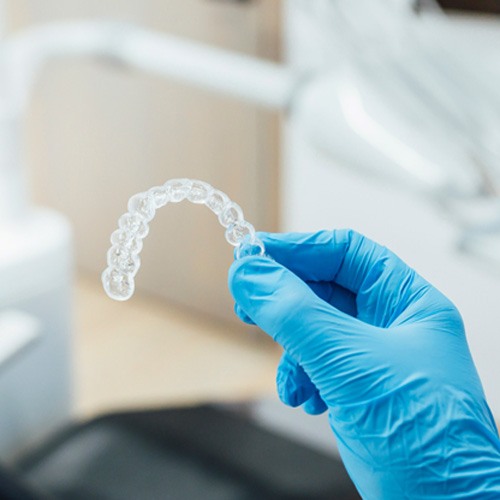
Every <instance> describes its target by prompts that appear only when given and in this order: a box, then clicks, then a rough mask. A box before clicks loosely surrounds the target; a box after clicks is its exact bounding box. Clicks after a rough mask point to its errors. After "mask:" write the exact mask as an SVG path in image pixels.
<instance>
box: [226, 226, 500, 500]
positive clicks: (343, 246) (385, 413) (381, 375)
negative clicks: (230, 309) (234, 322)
mask: <svg viewBox="0 0 500 500" xmlns="http://www.w3.org/2000/svg"><path fill="white" fill-rule="evenodd" d="M259 236H260V237H261V238H262V240H263V242H264V244H265V246H266V250H267V253H268V254H269V256H271V257H272V259H274V260H272V259H270V258H266V257H255V256H254V257H245V258H243V259H241V260H238V261H235V262H234V263H233V265H232V266H231V269H230V273H229V288H230V290H231V293H232V294H233V296H234V299H235V301H236V310H237V313H238V314H239V316H240V317H241V318H242V319H244V320H246V321H248V322H254V323H255V324H257V325H258V326H259V327H260V328H262V330H264V331H265V332H267V333H268V334H269V335H270V336H272V338H273V339H274V340H275V341H276V342H278V343H279V344H280V345H281V346H283V348H284V355H283V358H282V360H281V363H280V365H279V368H278V375H277V385H278V393H279V395H280V397H281V399H282V401H283V402H285V403H286V404H289V405H291V406H298V405H304V409H305V410H306V411H308V412H309V413H321V412H323V411H325V410H328V412H329V418H330V424H331V427H332V430H333V432H334V434H335V436H336V438H337V443H338V446H339V451H340V454H341V456H342V459H343V461H344V464H345V466H346V468H347V471H348V472H349V474H350V476H351V478H352V479H353V481H354V483H355V485H356V487H357V488H358V490H359V492H360V494H361V495H362V496H363V497H364V498H375V499H381V498H383V499H402V498H412V499H413V498H418V499H420V498H422V499H423V498H425V499H429V498H433V499H443V498H447V499H448V498H462V499H463V498H468V499H470V498H481V499H487V498H500V441H499V438H498V433H497V430H496V426H495V422H494V420H493V418H492V415H491V412H490V410H489V408H488V404H487V403H486V400H485V396H484V393H483V389H482V387H481V382H480V380H479V377H478V374H477V372H476V369H475V367H474V363H473V361H472V358H471V355H470V352H469V348H468V346H467V341H466V338H465V333H464V327H463V323H462V320H461V317H460V314H459V313H458V311H457V309H456V308H455V306H454V305H453V304H452V303H451V302H450V301H449V300H448V299H447V298H446V297H444V296H443V295H442V294H441V293H440V292H439V291H438V290H436V289H435V288H434V287H432V286H431V285H430V284H429V283H428V282H427V281H425V280H424V279H423V278H422V277H420V276H419V275H418V274H417V273H416V272H415V271H413V270H412V269H410V268H409V267H408V266H406V265H405V264H404V263H403V262H402V261H401V260H400V259H399V258H398V257H397V256H396V255H394V254H393V253H392V252H390V251H389V250H387V249H386V248H384V247H382V246H379V245H377V244H376V243H374V242H372V241H370V240H369V239H367V238H365V237H363V236H361V235H360V234H358V233H356V232H354V231H349V230H338V231H322V232H319V233H316V234H266V233H261V234H260V235H259ZM464 285H465V284H464Z"/></svg>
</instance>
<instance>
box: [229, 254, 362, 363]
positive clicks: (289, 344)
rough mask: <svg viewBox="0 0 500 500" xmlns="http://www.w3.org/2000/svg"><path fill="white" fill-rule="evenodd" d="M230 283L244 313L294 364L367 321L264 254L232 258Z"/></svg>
mask: <svg viewBox="0 0 500 500" xmlns="http://www.w3.org/2000/svg"><path fill="white" fill-rule="evenodd" d="M229 288H230V291H231V293H232V295H233V297H234V299H235V301H236V302H237V303H238V304H239V306H240V307H241V309H242V310H243V311H244V312H245V314H246V315H247V316H249V317H250V318H251V319H252V320H253V321H254V322H255V323H256V324H257V325H258V326H260V328H262V329H263V330H264V331H265V332H266V333H268V334H269V335H271V336H272V337H273V338H274V339H275V340H276V341H277V342H278V343H279V344H281V345H282V346H283V347H284V348H285V350H287V351H288V352H289V353H290V354H291V355H292V356H293V358H294V359H295V360H296V361H297V362H298V363H299V364H302V361H305V360H307V358H313V360H314V358H315V357H316V356H317V355H318V351H319V352H321V351H324V350H329V351H330V352H332V353H333V351H334V350H335V349H336V348H339V343H340V342H341V341H342V340H343V339H344V338H345V337H346V336H347V337H349V336H353V335H354V336H355V335H357V334H359V332H360V331H361V330H363V331H365V328H366V327H367V326H368V325H366V324H364V323H362V322H360V321H358V320H357V319H355V318H353V317H351V316H349V315H347V314H345V313H343V312H341V311H339V310H338V309H336V308H334V307H332V306H330V305H329V304H327V303H326V302H325V301H324V300H322V299H321V298H320V297H318V296H317V295H316V294H315V293H314V292H313V291H312V290H311V289H310V288H309V286H308V285H307V284H306V283H304V281H302V280H301V279H300V278H298V277H297V276H296V275H295V274H293V273H292V272H290V271H289V270H288V269H286V268H285V267H283V266H282V265H281V264H279V263H277V262H275V261H273V260H271V259H269V258H267V257H257V256H251V257H245V258H243V259H240V260H238V261H235V262H233V264H232V266H231V268H230V270H229ZM303 366H304V368H306V366H305V365H303Z"/></svg>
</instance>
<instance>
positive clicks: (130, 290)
mask: <svg viewBox="0 0 500 500" xmlns="http://www.w3.org/2000/svg"><path fill="white" fill-rule="evenodd" d="M182 200H188V201H190V202H191V203H196V204H199V205H206V206H207V207H208V208H209V209H210V210H211V211H212V212H213V213H214V214H215V215H217V217H218V219H219V222H220V224H221V225H222V226H223V227H224V228H226V233H225V237H226V241H227V242H228V243H229V244H230V245H233V246H234V247H236V258H237V259H239V258H241V257H245V256H248V255H264V253H265V248H264V244H263V243H262V241H261V240H260V239H259V238H258V237H257V236H256V234H255V229H254V227H253V226H252V224H250V223H249V222H247V221H245V219H244V216H243V210H242V209H241V207H240V206H239V205H238V204H237V203H234V202H233V201H231V200H230V199H229V197H228V196H227V195H226V194H225V193H223V192H222V191H219V190H218V189H214V188H213V187H212V186H211V185H210V184H207V183H206V182H203V181H200V180H197V179H170V180H168V181H167V182H165V184H163V185H162V186H155V187H152V188H151V189H149V190H148V191H145V192H143V193H137V194H135V195H134V196H132V197H131V198H130V200H129V202H128V212H127V213H125V214H123V215H122V216H121V217H120V219H119V220H118V229H117V230H116V231H114V232H113V234H112V235H111V244H112V247H111V248H110V249H109V251H108V255H107V260H108V267H107V268H106V269H105V270H104V272H103V273H102V284H103V287H104V290H105V291H106V293H107V294H108V295H109V296H110V297H111V298H112V299H115V300H128V299H129V298H130V297H132V295H133V294H134V290H135V282H134V277H135V275H136V274H137V271H138V270H139V267H140V266H141V261H140V259H139V253H140V251H141V250H142V240H143V239H144V238H145V237H146V236H147V235H148V232H149V222H151V221H152V220H153V218H154V216H155V213H156V210H158V209H159V208H161V207H163V206H165V205H168V204H169V203H179V202H181V201H182Z"/></svg>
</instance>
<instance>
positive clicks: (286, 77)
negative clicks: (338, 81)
mask: <svg viewBox="0 0 500 500" xmlns="http://www.w3.org/2000/svg"><path fill="white" fill-rule="evenodd" d="M90 56H92V57H100V58H104V59H107V60H108V61H112V62H115V63H120V64H123V65H124V66H125V67H130V68H137V69H140V70H143V71H146V72H148V73H151V74H155V75H158V76H161V77H165V78H173V79H177V80H179V81H184V82H187V83H189V84H192V85H196V86H198V87H201V88H206V89H208V90H211V91H214V92H221V93H224V94H228V95H231V96H233V97H236V98H239V99H242V100H245V101H248V102H252V103H255V104H257V105H259V106H265V107H269V108H276V109H283V108H286V107H287V106H288V104H289V102H290V100H291V97H292V93H293V91H294V88H295V84H296V81H297V77H296V75H295V73H294V72H292V71H290V70H288V69H287V68H286V67H284V66H282V65H279V64H275V63H272V62H268V61H262V60H259V59H256V58H252V57H249V56H245V55H240V54H235V53H231V52H228V51H225V50H222V49H215V48H211V47H207V46H206V45H203V44H201V43H196V42H191V41H186V40H182V39H180V38H176V37H173V36H169V35H164V34H158V33H153V32H151V31H149V30H146V29H142V28H139V27H135V26H133V25H128V24H124V23H117V22H105V21H102V22H73V23H69V22H68V23H53V24H47V25H44V26H42V27H38V28H31V29H29V30H26V31H24V32H22V33H20V34H18V35H15V36H13V37H11V38H10V39H8V40H6V41H5V42H4V44H3V45H2V46H1V48H0V141H2V142H0V160H1V163H0V178H1V179H2V182H0V223H2V222H8V221H11V220H15V219H16V218H17V217H19V216H22V215H23V214H24V213H25V211H26V209H27V206H28V202H27V195H26V193H25V186H26V180H25V179H24V175H25V174H24V169H23V168H22V166H21V161H20V149H21V147H20V137H21V124H22V120H23V115H24V113H25V111H26V108H27V106H28V103H29V97H30V94H31V90H32V87H33V85H34V83H35V81H36V76H37V75H38V73H39V72H40V70H41V69H42V68H43V66H44V65H45V64H46V63H47V62H48V61H51V60H53V59H65V58H75V57H90Z"/></svg>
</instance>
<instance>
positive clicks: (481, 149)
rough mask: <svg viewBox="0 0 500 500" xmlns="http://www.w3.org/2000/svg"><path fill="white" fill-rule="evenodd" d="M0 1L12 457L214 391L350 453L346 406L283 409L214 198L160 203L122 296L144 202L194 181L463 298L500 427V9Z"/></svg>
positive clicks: (2, 254)
mask: <svg viewBox="0 0 500 500" xmlns="http://www.w3.org/2000/svg"><path fill="white" fill-rule="evenodd" d="M0 6H1V8H0V22H1V30H2V39H1V40H2V41H1V50H2V52H1V54H2V59H1V68H0V71H1V77H2V79H1V85H2V87H1V88H0V91H1V93H2V95H1V101H0V102H1V109H0V112H1V113H2V116H1V123H0V124H1V127H2V129H1V130H0V132H1V138H0V141H1V142H0V146H1V148H2V151H1V152H0V155H1V156H0V159H1V160H2V163H3V165H0V185H1V184H3V186H0V194H1V198H2V201H1V202H0V209H1V211H2V212H1V213H2V215H1V217H0V234H1V236H0V241H1V242H2V247H3V248H2V249H0V408H1V416H0V458H2V459H3V460H6V461H11V460H14V459H16V458H18V457H19V456H22V455H23V453H26V451H27V450H29V449H30V448H32V447H33V446H34V445H35V444H37V443H40V442H41V441H43V440H44V439H45V438H46V437H47V436H48V435H51V434H53V433H54V432H56V431H57V430H58V429H60V428H61V427H62V426H64V425H66V424H67V422H69V421H74V420H75V419H77V420H78V421H84V420H86V419H89V418H92V417H96V416H98V415H102V414H105V413H107V412H116V411H125V410H127V411H129V410H139V409H146V408H147V409H151V408H168V407H179V406H181V407H182V406H186V405H187V406H189V405H193V404H200V403H207V402H209V403H218V404H224V405H227V404H230V405H235V407H236V408H238V411H242V408H243V409H244V413H245V414H246V415H250V416H251V418H252V419H254V420H255V421H256V422H258V423H259V425H263V426H265V427H267V428H272V429H274V431H276V432H279V433H281V434H286V435H293V436H294V438H295V439H299V440H300V441H301V442H303V443H306V444H307V445H310V446H313V447H315V448H317V449H321V450H323V451H324V452H326V453H332V454H335V445H334V443H333V439H331V441H330V434H329V430H328V424H327V421H326V420H325V418H323V417H315V418H316V419H315V420H314V419H313V417H305V416H303V415H302V413H301V412H300V410H289V409H286V408H283V407H281V406H280V405H279V403H278V402H277V401H276V398H275V396H274V392H275V388H274V377H275V369H276V365H277V362H278V360H279V357H280V350H279V348H277V346H275V345H274V344H273V343H272V342H271V341H270V340H269V339H268V338H267V337H266V336H265V335H264V334H262V333H261V332H258V331H257V330H256V329H255V328H252V327H248V326H245V325H242V324H241V323H240V322H239V321H238V320H237V319H236V317H235V315H234V313H233V303H232V300H231V297H230V294H229V292H228V290H227V284H226V281H227V269H228V268H229V266H230V264H231V262H232V258H233V256H232V248H230V247H229V245H227V243H226V242H225V241H224V238H223V234H222V229H221V228H220V226H219V224H218V222H217V221H216V219H215V217H214V216H213V215H211V214H210V212H209V211H208V210H203V209H202V208H199V207H196V206H194V205H191V204H188V203H181V204H176V205H172V206H171V205H168V206H167V207H166V208H165V209H164V210H161V211H159V213H158V215H157V216H156V219H155V221H154V223H152V225H151V232H150V235H149V236H148V237H147V239H146V240H145V245H144V250H143V252H142V255H141V260H142V263H143V264H142V267H141V270H140V272H139V274H138V277H137V292H136V295H135V296H134V298H133V299H132V300H131V301H129V302H127V303H115V302H113V301H111V300H110V299H109V298H108V297H106V295H105V294H104V292H103V291H102V288H101V282H100V272H101V271H102V270H103V269H104V267H105V266H106V264H105V260H106V251H107V249H108V247H109V236H110V234H111V232H112V231H113V230H114V229H115V228H116V221H117V219H118V217H119V216H120V215H121V214H122V213H123V212H125V210H126V205H127V200H128V198H129V197H130V196H131V195H132V194H134V193H136V192H139V191H144V190H147V189H148V188H150V187H151V186H153V185H159V184H162V183H164V182H165V181H166V180H168V179H170V178H175V177H189V178H198V179H201V180H204V181H206V182H208V183H210V184H212V185H213V186H215V187H216V188H218V189H220V190H222V191H224V192H226V193H227V194H228V195H229V196H230V198H231V199H232V200H234V201H236V202H237V203H238V204H240V205H241V207H242V208H243V210H244V212H245V217H246V219H247V220H248V221H250V222H251V223H252V224H253V225H254V226H255V227H256V229H257V230H265V231H315V230H318V229H329V228H337V227H351V228H354V229H356V230H358V231H360V232H362V233H365V234H366V235H368V236H369V237H371V238H373V239H375V240H376V241H378V242H380V243H382V244H384V245H386V246H388V247H389V248H391V249H393V250H394V251H395V252H396V253H398V254H399V255H400V256H401V257H402V258H403V260H405V261H406V262H408V263H409V264H410V265H412V266H413V267H415V268H416V269H417V270H418V272H420V273H421V274H422V275H423V276H424V277H425V278H426V279H428V280H429V281H430V282H431V283H433V284H435V285H436V286H437V287H438V288H439V289H441V290H442V291H443V292H444V293H445V294H446V295H448V296H449V297H450V298H451V299H452V300H453V301H454V302H455V303H456V304H457V306H458V307H459V309H460V310H461V312H462V315H463V317H464V320H465V323H466V325H467V331H468V338H469V342H470V345H471V349H472V352H473V355H474V358H475V361H476V364H477V367H478V370H479V372H480V375H481V377H482V380H483V383H484V386H485V389H486V392H487V396H488V399H489V402H490V405H491V407H492V410H493V412H494V414H495V415H496V416H497V418H498V416H499V415H500V392H499V391H498V389H497V380H498V369H497V366H498V352H499V351H500V340H499V339H500V336H499V335H498V328H499V327H498V325H499V324H500V308H499V307H498V302H499V298H500V272H499V270H500V243H499V242H500V208H499V207H500V205H499V199H498V193H499V190H498V188H499V179H500V163H499V160H500V90H499V88H500V86H499V85H498V82H499V81H500V61H499V58H498V48H499V47H500V18H499V17H498V13H499V12H500V7H499V4H498V2H495V1H493V0H491V1H488V0H477V1H476V0H470V1H467V0H462V1H459V0H456V1H455V0H446V1H442V2H440V3H437V2H434V1H432V0H428V1H426V0H422V1H410V0H407V1H406V0H400V1H398V0H391V1H389V2H382V1H378V0H370V1H368V0H358V1H356V2H352V0H351V1H347V0H288V1H287V0H282V1H277V0H276V1H272V2H271V1H267V2H266V1H264V0H240V1H236V0H234V1H231V0H183V1H181V0H169V1H160V0H143V1H141V2H138V1H132V0H130V1H128V0H127V1H123V0H121V1H118V0H99V1H97V0H88V1H85V2H81V1H78V0H65V1H64V2H63V1H60V0H45V1H43V2H40V1H37V0H15V1H14V0H10V1H3V2H1V3H0ZM82 23H83V24H82ZM150 34H154V37H152V38H148V37H149V35H150ZM92 37H93V38H92ZM141 44H142V45H141ZM184 44H187V45H184ZM148 47H149V48H150V49H151V51H148ZM153 49H154V50H153ZM167 49H168V50H167ZM207 50H208V51H207ZM169 51H170V52H169ZM148 54H149V55H148ZM152 54H154V56H153V55H152ZM156 56H158V57H156ZM2 169H3V171H4V172H3V175H2ZM42 207H45V208H42ZM249 402H251V404H250V403H249ZM311 498H312V497H311ZM345 498H347V497H345Z"/></svg>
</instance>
